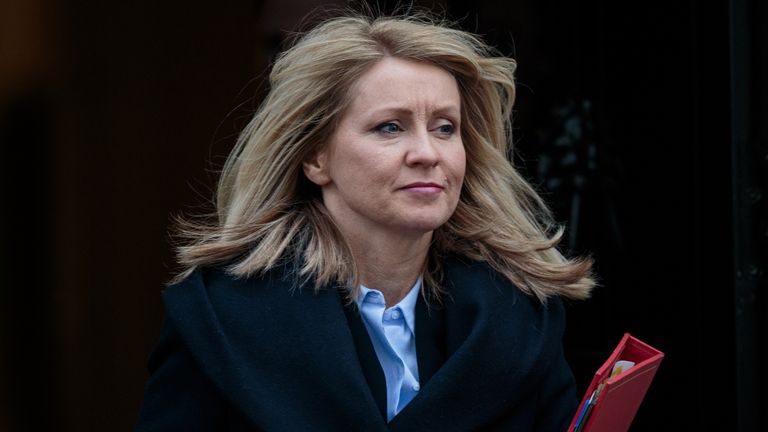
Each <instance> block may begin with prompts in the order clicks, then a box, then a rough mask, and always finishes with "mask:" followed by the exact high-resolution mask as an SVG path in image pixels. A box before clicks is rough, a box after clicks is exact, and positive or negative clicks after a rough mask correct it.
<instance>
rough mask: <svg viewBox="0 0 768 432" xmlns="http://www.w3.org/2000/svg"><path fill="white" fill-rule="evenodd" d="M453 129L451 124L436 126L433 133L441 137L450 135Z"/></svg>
mask: <svg viewBox="0 0 768 432" xmlns="http://www.w3.org/2000/svg"><path fill="white" fill-rule="evenodd" d="M455 129H456V128H454V127H453V125H452V124H450V123H446V124H444V125H440V126H438V127H437V129H435V131H436V132H437V133H439V134H441V135H452V134H453V132H454V130H455Z"/></svg>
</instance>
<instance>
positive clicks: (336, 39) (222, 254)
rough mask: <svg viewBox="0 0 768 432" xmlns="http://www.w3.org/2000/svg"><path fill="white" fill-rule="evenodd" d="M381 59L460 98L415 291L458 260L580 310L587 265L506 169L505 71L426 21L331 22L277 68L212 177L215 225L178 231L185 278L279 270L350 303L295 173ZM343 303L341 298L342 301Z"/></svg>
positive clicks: (347, 273) (351, 282)
mask: <svg viewBox="0 0 768 432" xmlns="http://www.w3.org/2000/svg"><path fill="white" fill-rule="evenodd" d="M385 56H391V57H397V58H402V59H407V60H413V61H418V62H427V63H430V64H434V65H437V66H439V67H441V68H443V69H445V70H447V71H448V72H450V73H451V74H452V75H453V76H454V77H455V79H456V81H457V83H458V86H459V91H460V94H461V110H462V113H461V115H462V122H461V124H462V128H461V132H462V140H463V142H464V145H465V149H466V157H467V166H466V174H465V179H464V185H463V188H462V191H461V196H460V200H459V204H458V207H457V208H456V211H455V213H454V214H453V215H452V217H451V218H450V219H449V220H448V222H447V223H445V224H444V225H443V226H442V227H440V228H438V229H437V230H435V232H434V234H433V242H432V244H431V246H430V253H429V256H428V259H427V263H426V264H425V265H426V269H425V270H426V272H425V279H426V282H427V284H426V285H427V286H429V287H430V288H431V290H432V293H433V294H434V295H436V296H437V295H439V293H440V279H441V274H442V273H441V272H442V269H441V261H442V257H443V256H444V255H446V254H458V255H460V256H465V257H468V258H470V259H473V260H478V261H484V262H486V263H488V265H490V266H491V267H492V268H493V269H495V270H496V271H498V272H499V273H501V274H502V275H504V276H505V277H506V278H508V279H509V280H510V281H512V282H513V283H514V284H515V285H516V286H517V287H519V289H521V290H522V291H523V292H525V293H527V294H530V295H534V296H536V297H537V298H539V299H540V300H541V301H542V302H544V301H546V298H547V297H549V296H552V295H561V296H565V297H568V298H574V299H581V298H585V297H587V296H588V295H589V292H590V290H591V288H592V287H593V285H594V281H593V280H592V278H591V276H590V271H591V266H592V263H591V260H589V259H587V258H580V259H575V260H568V259H566V258H564V257H563V256H562V255H561V254H560V252H559V251H558V250H557V248H556V245H557V243H558V242H559V241H560V238H561V236H562V233H563V230H562V228H556V227H555V226H554V224H553V223H552V222H551V221H552V218H551V215H550V213H549V210H548V209H547V207H546V205H545V204H544V202H543V201H542V199H541V198H540V197H539V195H538V194H537V193H536V192H535V190H534V189H533V188H532V187H531V186H530V185H529V184H528V183H527V182H526V181H525V180H524V179H523V178H522V177H521V176H520V174H519V173H518V172H517V171H516V170H515V168H514V167H513V166H512V164H511V162H510V156H511V151H512V140H511V113H512V106H513V103H514V99H515V84H514V71H515V68H516V63H515V61H514V60H512V59H509V58H506V57H504V56H501V55H499V54H498V53H496V52H495V51H494V50H493V49H492V48H490V47H489V46H488V45H486V44H485V43H483V42H482V41H480V40H479V39H478V38H477V37H475V36H474V35H472V34H469V33H467V32H464V31H461V30H457V29H454V28H452V27H451V26H450V25H448V24H446V23H444V22H439V21H437V20H434V19H432V18H429V17H426V16H424V15H419V16H410V17H377V18H371V17H362V16H349V17H340V18H334V19H330V20H328V21H325V22H324V23H322V24H320V25H318V26H317V27H315V28H314V29H313V30H311V31H309V32H308V33H306V34H305V35H303V36H302V37H300V38H299V39H298V40H297V41H296V42H295V44H294V45H293V46H292V47H291V48H290V49H288V50H287V51H285V52H283V53H282V54H281V55H280V56H279V57H278V59H277V61H276V63H275V65H274V67H273V69H272V72H271V74H270V77H269V82H270V85H271V89H270V92H269V94H268V95H267V97H266V99H265V100H264V102H263V103H262V105H261V107H260V109H259V110H258V112H257V113H256V114H255V116H254V117H253V119H252V120H251V121H250V123H249V124H248V125H247V127H246V128H245V130H244V131H243V132H242V134H241V135H240V137H239V139H238V141H237V144H236V146H235V148H234V149H233V151H232V153H231V154H230V156H229V158H228V160H227V162H226V164H225V166H224V168H223V172H222V174H221V177H220V181H219V185H218V193H217V202H216V208H217V213H218V218H217V219H218V220H217V221H216V222H214V223H210V224H205V223H195V222H191V221H189V220H187V221H181V224H180V225H179V226H180V230H179V232H180V234H181V236H183V237H184V238H186V239H187V243H186V244H184V245H182V246H180V247H179V248H178V259H179V262H180V264H181V265H182V266H184V269H185V270H184V271H183V272H182V273H181V274H180V275H179V276H178V277H177V280H178V279H182V278H184V277H186V275H188V274H189V273H190V272H191V271H193V270H194V269H195V268H197V267H199V266H208V265H222V264H224V263H226V265H227V270H228V271H229V272H230V273H231V274H234V275H236V276H249V275H254V274H258V273H261V272H264V271H266V270H269V269H271V268H273V267H275V266H278V265H282V264H284V263H287V262H293V263H295V264H296V265H297V268H296V273H297V275H299V276H300V277H302V278H305V279H307V280H309V279H314V283H315V287H316V288H317V289H319V288H320V287H323V286H327V285H329V284H339V285H342V286H346V287H349V288H350V293H351V294H350V296H353V295H355V294H356V292H357V282H358V279H357V277H358V275H357V269H356V267H355V263H354V261H353V259H352V254H351V252H350V249H349V247H348V245H347V243H346V241H345V240H344V238H343V237H342V235H341V234H340V232H339V230H338V229H337V228H336V226H335V224H334V222H333V219H332V218H331V217H330V215H329V214H328V212H327V211H326V209H325V207H324V206H323V203H322V198H321V196H320V193H319V189H318V187H317V186H316V185H314V184H312V183H311V182H309V181H308V180H307V179H306V177H305V176H304V174H303V172H302V162H303V161H304V160H306V159H307V158H308V157H310V155H312V154H313V153H314V152H316V151H317V150H318V149H319V148H321V146H323V145H324V143H325V142H326V141H327V139H328V138H329V136H330V135H331V133H332V132H333V131H334V128H335V126H336V124H337V122H338V120H339V119H340V117H341V116H342V114H343V113H344V110H345V107H346V106H347V105H348V103H349V100H348V96H347V95H348V90H349V89H350V88H351V87H352V86H353V84H354V83H355V82H356V81H357V80H358V78H359V77H360V76H361V75H362V74H363V73H365V72H366V71H367V70H368V69H369V68H370V67H371V66H372V65H373V64H375V63H376V62H378V61H379V60H381V59H382V58H384V57H385ZM350 298H351V297H350Z"/></svg>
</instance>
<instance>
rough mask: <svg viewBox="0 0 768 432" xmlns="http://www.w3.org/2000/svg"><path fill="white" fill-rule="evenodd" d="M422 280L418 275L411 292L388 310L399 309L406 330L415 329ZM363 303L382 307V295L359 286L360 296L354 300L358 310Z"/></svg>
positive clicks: (379, 292)
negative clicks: (406, 325) (406, 326)
mask: <svg viewBox="0 0 768 432" xmlns="http://www.w3.org/2000/svg"><path fill="white" fill-rule="evenodd" d="M423 279H424V275H419V278H418V279H416V283H415V284H413V286H412V287H411V290H410V291H408V294H406V295H405V297H403V299H402V300H400V302H398V303H397V304H396V305H394V306H392V307H391V308H389V309H392V308H396V307H397V308H400V311H401V312H402V314H403V318H404V319H405V323H406V324H408V328H410V329H411V330H412V331H414V330H415V329H416V326H415V323H416V302H417V301H418V299H419V293H420V292H421V284H422V280H423ZM363 302H366V303H367V302H371V303H376V304H381V305H384V294H382V293H381V291H379V290H375V289H372V288H368V287H366V286H365V285H362V284H360V294H359V295H358V296H357V298H356V299H355V303H356V304H357V308H358V309H362V307H363Z"/></svg>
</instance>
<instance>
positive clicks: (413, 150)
mask: <svg viewBox="0 0 768 432" xmlns="http://www.w3.org/2000/svg"><path fill="white" fill-rule="evenodd" d="M410 141H411V142H410V143H409V145H408V150H407V151H408V153H407V154H406V157H405V162H406V164H408V165H424V166H435V165H437V163H438V161H439V159H440V155H439V153H438V152H437V149H436V148H435V143H434V138H433V137H432V136H431V135H430V134H429V131H427V130H423V131H419V132H418V133H415V134H413V135H412V136H411V140H410Z"/></svg>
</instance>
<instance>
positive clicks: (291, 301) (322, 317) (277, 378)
mask: <svg viewBox="0 0 768 432" xmlns="http://www.w3.org/2000/svg"><path fill="white" fill-rule="evenodd" d="M287 274H290V273H289V272H286V271H283V270H281V271H272V272H269V273H267V274H266V275H264V276H261V277H258V278H251V279H242V280H233V279H232V278H231V277H230V276H227V275H225V274H223V273H222V272H218V271H213V272H209V273H208V274H206V275H204V274H202V272H197V273H195V274H194V275H193V276H191V277H190V278H189V279H187V281H186V282H185V283H183V284H182V285H177V286H174V287H169V288H168V289H167V290H166V293H165V300H166V307H167V313H168V318H169V319H170V320H171V321H172V322H173V324H174V326H175V327H176V328H177V329H178V331H179V332H180V333H182V336H183V337H184V339H185V340H186V341H188V345H189V346H190V351H192V354H193V356H194V357H195V358H196V360H197V361H198V363H200V365H201V369H202V370H204V371H205V372H206V373H208V374H209V376H210V378H211V380H212V381H213V382H214V383H215V384H216V386H217V387H218V388H219V389H220V391H221V392H222V394H224V396H225V397H226V398H227V399H229V400H230V401H231V402H232V403H233V404H234V405H236V406H237V407H238V408H239V409H240V410H241V411H242V412H243V413H244V414H245V415H246V416H247V417H248V418H250V419H251V420H252V421H253V423H254V424H255V425H262V426H263V425H264V424H265V422H266V423H267V425H268V426H269V427H265V428H267V429H279V430H343V429H364V430H374V431H375V430H385V429H386V426H385V423H384V420H383V419H382V417H381V415H380V413H379V410H378V408H377V404H376V402H375V400H374V397H373V395H372V393H371V391H370V389H369V387H368V385H367V382H366V379H365V377H364V375H363V371H362V369H361V367H360V362H359V361H358V357H357V353H356V350H355V346H354V343H353V338H352V334H351V332H350V328H349V326H348V325H347V320H346V319H345V316H344V311H343V304H342V300H341V298H340V296H339V295H338V294H337V293H336V292H335V291H334V290H322V291H320V292H319V293H317V294H315V293H314V290H313V289H312V287H311V286H299V288H298V289H293V287H295V286H296V285H295V282H296V281H295V280H293V279H291V278H289V277H287V276H286V275H287ZM190 317H195V319H194V320H192V319H190Z"/></svg>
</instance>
